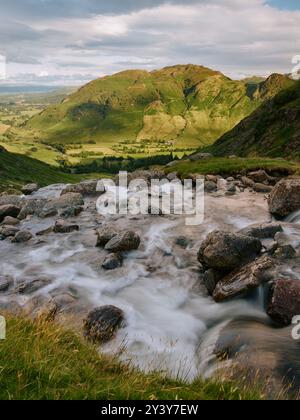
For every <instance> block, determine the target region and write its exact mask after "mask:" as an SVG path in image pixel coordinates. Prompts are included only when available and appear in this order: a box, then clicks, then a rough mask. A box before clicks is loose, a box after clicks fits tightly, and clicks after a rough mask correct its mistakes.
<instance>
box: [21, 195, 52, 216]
mask: <svg viewBox="0 0 300 420" xmlns="http://www.w3.org/2000/svg"><path fill="white" fill-rule="evenodd" d="M46 204H47V200H45V199H41V200H34V199H30V200H28V201H26V203H25V204H24V205H23V207H22V210H21V212H20V214H19V217H18V218H19V219H20V220H24V219H26V218H27V217H28V216H39V215H40V213H41V212H42V210H43V208H44V206H45V205H46Z"/></svg>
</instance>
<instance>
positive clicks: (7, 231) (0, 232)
mask: <svg viewBox="0 0 300 420" xmlns="http://www.w3.org/2000/svg"><path fill="white" fill-rule="evenodd" d="M18 232H19V229H18V228H17V227H16V226H2V227H1V228H0V237H2V238H4V239H5V238H11V237H13V236H15V235H16V234H17V233H18Z"/></svg>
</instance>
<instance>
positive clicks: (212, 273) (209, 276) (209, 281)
mask: <svg viewBox="0 0 300 420" xmlns="http://www.w3.org/2000/svg"><path fill="white" fill-rule="evenodd" d="M221 278H222V274H221V273H219V272H218V271H216V270H214V269H212V268H210V269H209V270H207V271H205V273H204V276H203V282H204V284H205V287H206V289H207V291H208V294H209V295H210V296H212V295H213V293H214V291H215V288H216V286H217V284H218V282H219V281H220V280H221Z"/></svg>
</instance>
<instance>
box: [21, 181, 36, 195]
mask: <svg viewBox="0 0 300 420" xmlns="http://www.w3.org/2000/svg"><path fill="white" fill-rule="evenodd" d="M38 189H39V187H38V185H37V184H27V185H25V186H24V187H23V188H22V193H23V194H24V195H31V194H33V193H34V192H36V191H37V190H38Z"/></svg>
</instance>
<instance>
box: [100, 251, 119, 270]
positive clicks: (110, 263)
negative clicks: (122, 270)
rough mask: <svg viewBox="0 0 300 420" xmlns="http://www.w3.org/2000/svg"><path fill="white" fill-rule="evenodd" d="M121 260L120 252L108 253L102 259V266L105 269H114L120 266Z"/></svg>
mask: <svg viewBox="0 0 300 420" xmlns="http://www.w3.org/2000/svg"><path fill="white" fill-rule="evenodd" d="M122 261H123V260H122V257H121V256H120V254H109V255H107V257H106V258H105V260H104V261H103V264H102V267H103V268H104V269H105V270H115V269H116V268H119V267H121V266H122Z"/></svg>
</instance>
